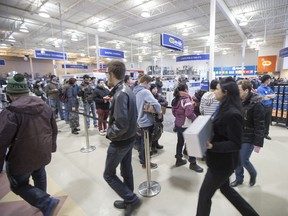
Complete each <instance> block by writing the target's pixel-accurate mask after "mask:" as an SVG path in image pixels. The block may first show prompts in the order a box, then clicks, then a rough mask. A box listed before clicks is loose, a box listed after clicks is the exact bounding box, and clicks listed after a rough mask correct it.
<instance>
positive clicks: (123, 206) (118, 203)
mask: <svg viewBox="0 0 288 216" xmlns="http://www.w3.org/2000/svg"><path fill="white" fill-rule="evenodd" d="M114 207H115V208H118V209H126V208H127V204H126V203H125V202H124V201H123V200H116V201H115V202H114Z"/></svg>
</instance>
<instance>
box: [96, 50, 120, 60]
mask: <svg viewBox="0 0 288 216" xmlns="http://www.w3.org/2000/svg"><path fill="white" fill-rule="evenodd" d="M99 56H101V57H107V58H124V52H123V51H120V50H113V49H107V48H100V52H99Z"/></svg>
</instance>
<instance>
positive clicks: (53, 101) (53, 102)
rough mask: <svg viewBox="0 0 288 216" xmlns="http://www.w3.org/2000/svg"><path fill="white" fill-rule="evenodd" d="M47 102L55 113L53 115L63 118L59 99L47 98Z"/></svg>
mask: <svg viewBox="0 0 288 216" xmlns="http://www.w3.org/2000/svg"><path fill="white" fill-rule="evenodd" d="M48 101H49V102H48V104H49V105H50V106H51V107H52V110H53V111H54V113H55V116H57V115H58V113H59V115H60V118H61V119H62V120H64V115H63V108H62V103H61V101H60V100H59V99H50V98H49V99H48Z"/></svg>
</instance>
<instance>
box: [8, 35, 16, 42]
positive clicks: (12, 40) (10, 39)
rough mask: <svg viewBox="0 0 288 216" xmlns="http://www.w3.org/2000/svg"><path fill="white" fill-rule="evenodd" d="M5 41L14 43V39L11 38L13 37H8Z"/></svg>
mask: <svg viewBox="0 0 288 216" xmlns="http://www.w3.org/2000/svg"><path fill="white" fill-rule="evenodd" d="M7 41H10V42H16V40H15V38H14V37H13V35H10V36H9V37H8V39H7Z"/></svg>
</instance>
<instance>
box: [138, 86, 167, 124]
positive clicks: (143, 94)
mask: <svg viewBox="0 0 288 216" xmlns="http://www.w3.org/2000/svg"><path fill="white" fill-rule="evenodd" d="M133 92H134V94H135V95H136V106H137V113H138V118H137V123H138V125H139V126H140V127H141V128H143V127H149V126H152V125H153V124H154V121H155V118H154V116H153V115H152V114H151V113H147V112H143V108H144V104H145V103H149V104H150V105H152V106H154V107H155V110H156V112H157V113H158V114H161V113H162V110H161V106H160V104H159V102H158V101H157V99H155V98H154V96H153V94H152V93H151V92H150V91H149V90H148V89H146V88H145V87H144V86H142V85H137V86H136V87H135V88H134V89H133Z"/></svg>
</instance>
